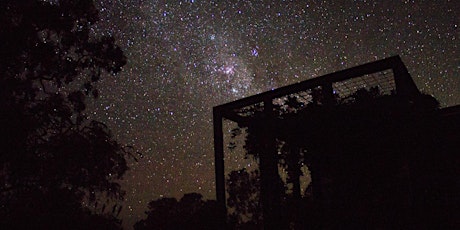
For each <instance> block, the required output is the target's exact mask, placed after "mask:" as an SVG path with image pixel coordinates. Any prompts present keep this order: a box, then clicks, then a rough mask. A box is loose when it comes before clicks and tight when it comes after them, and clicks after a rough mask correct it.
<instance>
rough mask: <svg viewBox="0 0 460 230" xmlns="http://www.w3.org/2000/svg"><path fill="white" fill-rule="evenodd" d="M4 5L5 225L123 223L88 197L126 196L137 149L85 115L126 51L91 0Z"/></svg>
mask: <svg viewBox="0 0 460 230" xmlns="http://www.w3.org/2000/svg"><path fill="white" fill-rule="evenodd" d="M0 8H1V9H2V14H1V15H0V25H1V26H0V37H1V42H0V50H1V52H0V98H1V99H0V136H1V139H0V206H1V211H0V215H1V216H2V218H1V220H0V225H1V226H6V228H8V229H14V228H17V229H23V228H40V229H56V228H57V229H90V228H97V229H99V228H104V227H105V228H110V229H114V228H115V229H116V228H120V221H118V220H116V219H115V218H113V217H111V216H110V215H108V214H99V215H93V214H92V213H91V212H90V211H89V209H87V208H84V207H83V206H82V202H85V203H86V206H91V205H95V204H96V203H97V200H98V199H97V197H98V196H99V195H101V196H105V197H107V198H109V199H110V200H111V199H122V197H123V191H122V190H121V188H120V186H119V184H118V183H116V182H115V180H117V179H120V178H121V177H122V176H123V174H124V173H125V171H126V170H127V169H128V168H127V164H126V159H125V157H126V156H127V155H132V150H131V149H130V148H128V147H123V146H122V145H120V144H119V143H118V142H117V141H115V140H114V139H113V137H112V134H111V133H110V131H109V130H108V128H107V127H106V126H105V125H104V124H103V123H101V122H97V121H94V120H89V119H88V118H87V117H86V115H85V107H86V106H85V99H86V98H87V97H93V98H97V97H98V96H99V92H98V90H97V87H96V85H95V83H96V82H97V81H99V79H100V78H101V77H102V76H103V75H110V74H115V73H117V72H119V71H120V70H121V67H122V66H123V65H124V64H125V63H126V58H125V56H124V55H123V52H122V51H121V49H120V48H119V47H118V46H117V45H115V40H114V38H113V37H111V36H102V37H101V36H98V35H96V34H95V33H94V32H93V30H92V29H91V28H92V25H94V23H95V22H96V21H97V20H98V10H97V9H96V7H95V5H94V3H93V1H92V0H60V1H40V0H21V1H14V0H4V1H1V2H0ZM99 202H101V201H99ZM119 210H120V209H119V208H115V207H114V208H113V209H112V211H113V212H114V213H115V214H116V213H117V212H119ZM101 211H102V210H101ZM109 211H110V210H109ZM106 213H107V212H106ZM98 223H99V224H98Z"/></svg>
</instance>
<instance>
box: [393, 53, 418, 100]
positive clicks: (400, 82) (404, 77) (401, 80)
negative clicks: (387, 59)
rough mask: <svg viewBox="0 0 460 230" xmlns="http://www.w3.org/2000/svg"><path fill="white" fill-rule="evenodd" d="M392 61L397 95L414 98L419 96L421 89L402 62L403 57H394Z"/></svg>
mask: <svg viewBox="0 0 460 230" xmlns="http://www.w3.org/2000/svg"><path fill="white" fill-rule="evenodd" d="M392 61H393V63H392V66H393V68H392V70H393V75H394V78H395V85H396V93H397V95H399V96H401V97H403V98H408V99H413V98H414V97H416V96H419V95H420V91H419V90H418V88H417V85H415V82H414V80H413V79H412V77H411V76H410V74H409V71H408V70H407V68H406V66H405V65H404V63H403V62H402V60H401V58H400V57H399V56H396V57H395V58H394V59H392Z"/></svg>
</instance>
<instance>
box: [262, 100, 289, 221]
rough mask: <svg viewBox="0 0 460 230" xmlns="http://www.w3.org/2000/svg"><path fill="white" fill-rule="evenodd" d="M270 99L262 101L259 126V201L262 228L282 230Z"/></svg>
mask: <svg viewBox="0 0 460 230" xmlns="http://www.w3.org/2000/svg"><path fill="white" fill-rule="evenodd" d="M273 122H274V118H273V103H272V99H271V98H268V99H265V100H264V117H263V120H262V123H261V126H260V127H258V128H260V129H261V131H262V132H261V134H262V136H261V142H262V146H263V147H262V148H263V149H262V151H261V153H260V156H259V160H260V164H259V167H260V168H259V169H260V177H261V178H260V179H261V186H260V199H261V201H262V209H263V225H264V226H263V227H264V229H266V230H270V229H283V228H284V227H286V226H281V221H280V213H279V211H280V194H279V185H278V181H279V175H278V161H277V157H276V155H277V149H276V139H275V130H274V124H273Z"/></svg>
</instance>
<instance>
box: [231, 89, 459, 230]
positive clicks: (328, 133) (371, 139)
mask: <svg viewBox="0 0 460 230" xmlns="http://www.w3.org/2000/svg"><path fill="white" fill-rule="evenodd" d="M310 95H311V97H310V98H311V99H310V100H309V101H305V100H299V98H300V97H288V98H287V99H286V101H285V102H284V104H281V105H277V106H275V108H274V110H273V114H274V115H273V116H274V120H273V121H271V122H273V123H271V124H270V125H272V128H273V129H272V132H273V138H274V139H273V141H274V142H276V144H275V145H274V146H275V148H276V149H277V152H278V154H277V156H276V159H275V160H276V163H277V165H278V166H281V167H284V169H285V171H286V172H287V176H288V178H287V183H293V184H294V193H293V194H292V195H291V196H290V197H287V198H285V199H281V206H280V208H281V212H280V211H277V212H278V218H279V220H278V221H276V222H277V223H279V224H281V225H280V226H284V228H286V229H288V228H291V229H350V228H358V229H359V228H365V229H375V228H383V229H387V228H388V229H407V228H413V229H419V228H435V227H436V226H437V227H439V226H443V228H450V227H453V226H456V225H457V224H458V223H457V222H456V220H455V216H458V215H454V214H453V213H455V212H456V210H457V211H458V208H456V205H457V204H459V202H458V199H457V198H454V197H455V196H453V195H452V194H455V193H456V191H457V192H458V191H459V188H458V187H459V183H458V179H456V178H455V176H453V175H455V174H456V173H458V172H459V170H458V169H459V167H458V166H455V164H456V163H454V162H457V163H458V162H459V161H458V159H459V158H458V157H457V156H456V151H458V149H460V146H459V145H458V142H455V141H452V140H451V139H452V137H458V136H459V130H458V125H457V129H456V128H451V127H448V126H446V125H445V124H443V122H444V121H443V120H442V117H441V116H440V115H439V110H438V109H437V108H438V106H439V104H438V102H437V101H436V99H434V98H433V97H431V96H427V95H423V94H421V95H416V96H415V97H413V98H403V97H399V96H398V95H381V94H380V92H379V90H378V89H377V88H371V89H370V90H366V89H360V90H357V91H356V92H355V93H354V94H352V95H351V96H349V97H347V98H336V101H335V102H334V105H333V106H326V105H324V104H322V103H321V94H320V93H318V92H317V91H314V90H313V91H312V92H311V94H310ZM249 114H252V115H251V116H252V118H253V119H252V121H251V122H249V123H247V124H244V126H246V127H247V130H248V131H247V132H248V135H247V137H246V143H245V146H244V147H245V149H246V150H247V154H248V155H252V156H255V157H256V158H260V156H261V155H260V154H262V153H263V151H264V150H265V149H264V147H263V143H264V139H265V137H266V135H267V132H266V126H267V124H268V123H267V121H266V120H264V119H263V117H264V116H266V114H264V112H263V110H260V109H258V108H254V109H253V111H252V112H251V113H249ZM457 120H458V119H457ZM235 133H238V132H235ZM449 138H450V140H449ZM302 164H306V165H308V167H309V170H310V171H311V173H312V175H311V177H312V183H311V184H310V186H311V187H309V189H310V192H309V194H308V195H305V196H304V197H301V194H300V189H298V188H297V189H295V188H296V187H298V186H299V177H300V176H301V174H302V172H301V171H300V167H301V165H302ZM275 180H277V178H271V181H275ZM227 186H231V184H230V185H228V184H227ZM229 189H231V187H229ZM227 191H229V190H227ZM280 195H283V194H280ZM235 196H236V197H243V198H244V197H245V199H247V200H246V201H239V204H241V205H243V206H244V207H242V208H241V207H239V208H238V209H236V211H237V212H239V214H238V213H235V215H243V216H244V215H246V212H247V210H248V209H250V208H251V207H252V205H250V202H249V201H250V200H251V199H253V198H250V197H246V196H245V193H241V194H239V195H233V197H235ZM283 200H284V201H283ZM233 203H234V202H233ZM246 203H248V204H246ZM229 204H232V202H229ZM260 207H261V206H259V208H260ZM259 212H260V210H259ZM284 213H290V214H289V215H283V214H284ZM288 226H290V227H288Z"/></svg>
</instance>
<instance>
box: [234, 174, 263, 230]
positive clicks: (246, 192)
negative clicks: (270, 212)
mask: <svg viewBox="0 0 460 230" xmlns="http://www.w3.org/2000/svg"><path fill="white" fill-rule="evenodd" d="M226 185H227V192H228V198H227V206H228V208H229V225H230V226H232V227H233V228H234V229H250V228H252V229H256V228H257V226H259V228H261V226H262V225H261V221H262V206H261V202H260V175H259V171H258V170H254V171H251V172H247V171H246V169H241V170H237V171H232V172H231V173H230V174H229V175H228V178H227V183H226Z"/></svg>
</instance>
